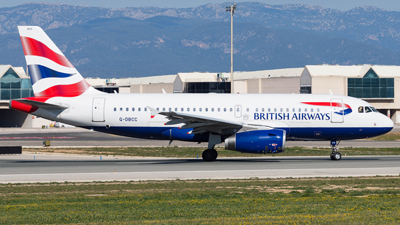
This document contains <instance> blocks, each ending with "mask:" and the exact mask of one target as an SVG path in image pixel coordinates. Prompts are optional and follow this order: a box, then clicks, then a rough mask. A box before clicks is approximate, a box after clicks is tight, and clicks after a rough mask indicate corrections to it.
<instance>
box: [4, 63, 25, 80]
mask: <svg viewBox="0 0 400 225" xmlns="http://www.w3.org/2000/svg"><path fill="white" fill-rule="evenodd" d="M10 68H12V70H14V72H15V73H16V74H17V75H18V76H19V77H20V78H29V77H28V76H27V75H26V73H25V70H24V68H23V67H12V66H11V65H0V77H2V76H3V75H4V74H5V73H6V72H7V71H8V70H9V69H10Z"/></svg>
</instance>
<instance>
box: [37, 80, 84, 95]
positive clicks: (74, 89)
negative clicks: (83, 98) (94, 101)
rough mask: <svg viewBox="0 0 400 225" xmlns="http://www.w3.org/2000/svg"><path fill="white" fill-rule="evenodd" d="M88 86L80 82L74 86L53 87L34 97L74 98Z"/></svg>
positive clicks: (82, 81)
mask: <svg viewBox="0 0 400 225" xmlns="http://www.w3.org/2000/svg"><path fill="white" fill-rule="evenodd" d="M89 87H90V85H89V84H88V83H87V82H86V81H85V80H81V81H79V82H78V83H75V84H66V85H55V86H53V87H50V88H47V89H46V90H44V91H42V92H39V93H35V96H36V97H76V96H79V95H81V94H83V93H84V92H85V91H86V90H87V89H88V88H89Z"/></svg>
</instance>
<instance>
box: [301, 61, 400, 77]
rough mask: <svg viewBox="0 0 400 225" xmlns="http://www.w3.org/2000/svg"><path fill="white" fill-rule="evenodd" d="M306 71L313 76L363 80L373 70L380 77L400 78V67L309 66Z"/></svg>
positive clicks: (368, 65)
mask: <svg viewBox="0 0 400 225" xmlns="http://www.w3.org/2000/svg"><path fill="white" fill-rule="evenodd" d="M306 69H307V70H308V72H309V73H310V75H311V76H312V77H313V76H344V77H359V78H362V77H363V76H364V75H365V74H366V73H367V72H368V70H370V69H372V70H374V71H375V73H376V74H377V75H378V76H379V77H397V76H400V66H382V65H370V64H364V65H352V66H342V65H307V66H306Z"/></svg>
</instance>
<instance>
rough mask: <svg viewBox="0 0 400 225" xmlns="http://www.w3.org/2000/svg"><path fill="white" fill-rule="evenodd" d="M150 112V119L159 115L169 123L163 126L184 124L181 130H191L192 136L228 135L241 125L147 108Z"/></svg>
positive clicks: (237, 129) (241, 125)
mask: <svg viewBox="0 0 400 225" xmlns="http://www.w3.org/2000/svg"><path fill="white" fill-rule="evenodd" d="M147 108H149V109H150V111H151V117H152V118H154V116H155V115H157V114H160V115H163V116H165V117H166V118H167V119H169V121H168V122H167V123H165V125H175V124H181V123H183V124H185V125H183V126H182V127H181V129H189V128H193V131H192V134H201V133H206V132H211V133H214V134H221V135H228V134H233V133H236V132H237V131H239V130H240V129H241V128H242V127H243V124H242V123H239V122H235V121H229V120H221V119H215V118H213V117H208V116H200V115H192V114H187V113H179V112H159V111H158V110H156V109H154V108H151V107H149V106H147Z"/></svg>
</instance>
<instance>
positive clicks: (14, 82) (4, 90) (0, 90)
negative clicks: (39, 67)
mask: <svg viewBox="0 0 400 225" xmlns="http://www.w3.org/2000/svg"><path fill="white" fill-rule="evenodd" d="M33 96H34V95H33V91H32V86H31V82H30V80H29V78H22V79H21V78H20V77H19V76H18V75H17V73H15V71H14V70H13V69H12V68H9V69H8V70H7V72H5V73H4V75H3V76H2V77H1V78H0V100H11V99H16V98H26V97H33Z"/></svg>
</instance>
